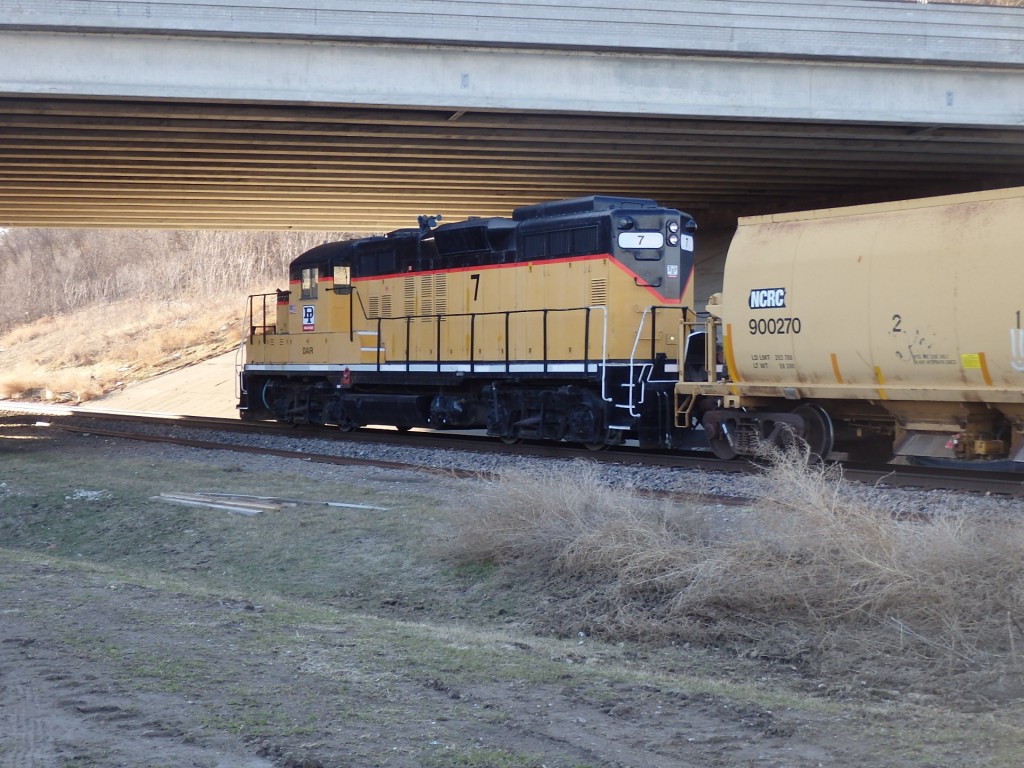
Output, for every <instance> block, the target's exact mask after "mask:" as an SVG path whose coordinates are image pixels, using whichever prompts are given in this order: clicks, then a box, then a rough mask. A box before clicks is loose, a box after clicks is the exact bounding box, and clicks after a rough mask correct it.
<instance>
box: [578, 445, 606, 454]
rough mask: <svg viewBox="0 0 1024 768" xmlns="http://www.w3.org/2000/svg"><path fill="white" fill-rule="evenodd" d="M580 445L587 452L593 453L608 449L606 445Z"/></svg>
mask: <svg viewBox="0 0 1024 768" xmlns="http://www.w3.org/2000/svg"><path fill="white" fill-rule="evenodd" d="M581 445H582V446H583V447H584V448H586V449H587V450H588V451H593V452H594V453H597V452H598V451H603V450H605V449H606V448H608V443H581Z"/></svg>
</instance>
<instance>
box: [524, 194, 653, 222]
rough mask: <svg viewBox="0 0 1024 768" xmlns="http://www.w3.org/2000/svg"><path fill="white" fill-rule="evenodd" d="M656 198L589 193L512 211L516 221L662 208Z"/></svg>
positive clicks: (525, 206)
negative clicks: (628, 209) (584, 195)
mask: <svg viewBox="0 0 1024 768" xmlns="http://www.w3.org/2000/svg"><path fill="white" fill-rule="evenodd" d="M660 207H661V206H660V205H658V204H657V203H656V202H655V201H654V200H647V199H645V198H642V197H614V196H610V195H589V196H587V197H574V198H572V199H570V200H549V201H548V202H546V203H535V204H533V205H524V206H521V207H519V208H516V209H515V210H513V211H512V218H513V219H514V220H515V221H529V220H530V219H539V218H542V217H544V216H568V215H570V214H574V213H592V212H594V211H612V210H615V209H617V208H660Z"/></svg>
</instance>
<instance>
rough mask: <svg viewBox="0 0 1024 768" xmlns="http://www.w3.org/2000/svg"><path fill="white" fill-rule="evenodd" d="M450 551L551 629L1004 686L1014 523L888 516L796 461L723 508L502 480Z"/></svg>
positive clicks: (596, 488)
mask: <svg viewBox="0 0 1024 768" xmlns="http://www.w3.org/2000/svg"><path fill="white" fill-rule="evenodd" d="M455 546H456V551H457V553H458V555H459V556H460V557H462V558H465V559H469V560H476V561H489V562H493V563H496V564H498V565H499V566H502V567H504V568H508V569H514V570H515V573H516V578H517V579H520V580H526V581H529V582H530V583H531V584H533V585H535V586H536V587H537V588H538V589H543V590H546V591H547V592H548V593H549V594H550V595H554V596H556V597H557V599H554V600H549V601H547V602H546V603H544V605H546V606H547V607H546V608H544V609H543V610H544V611H545V615H543V616H538V617H536V622H537V623H538V625H539V626H542V627H545V628H550V629H554V630H555V631H558V632H559V633H561V634H565V635H572V634H576V633H577V632H585V633H588V634H597V635H600V636H603V637H605V638H607V639H610V640H623V639H631V640H641V641H647V642H689V643H693V644H700V645H703V646H714V647H718V648H730V649H734V650H736V651H737V652H741V653H745V654H748V655H757V656H763V657H767V658H773V659H778V660H785V661H788V662H790V663H796V662H797V661H801V662H810V663H812V664H813V666H814V668H816V669H819V670H821V669H832V670H834V671H842V670H846V671H852V670H855V669H858V667H861V666H862V665H863V664H864V660H865V659H870V665H871V666H872V669H875V670H877V671H878V673H879V674H880V675H881V674H882V672H883V671H887V672H888V673H892V672H893V671H894V670H900V675H898V677H900V679H906V680H908V682H909V680H910V678H911V677H912V676H923V677H927V676H929V675H935V674H939V673H941V674H943V675H946V674H949V673H952V672H958V673H964V672H971V673H979V674H981V675H983V676H984V675H989V676H991V675H994V674H1003V675H1005V674H1007V673H1010V674H1015V673H1016V670H1017V669H1018V668H1019V659H1018V658H1017V647H1018V646H1019V645H1021V644H1022V643H1024V571H1022V570H1021V568H1020V563H1021V562H1022V561H1024V523H1021V522H1019V521H1017V520H1013V519H1009V518H1007V517H998V518H997V517H989V518H975V517H972V516H970V515H969V514H968V511H960V512H954V513H949V512H945V513H943V514H941V515H936V516H933V517H930V516H926V517H918V518H915V520H913V521H907V520H900V519H897V517H895V516H894V515H893V514H892V513H891V512H890V511H889V510H888V509H886V508H884V507H882V506H880V505H878V504H875V503H871V502H868V501H865V500H864V499H863V498H862V495H861V494H858V492H857V491H856V489H855V488H853V487H852V486H851V485H850V484H848V483H846V482H845V481H844V480H843V477H842V470H841V469H840V468H838V467H835V466H829V465H823V464H815V463H813V462H811V461H809V460H808V455H807V453H806V452H805V451H800V450H799V449H792V450H787V451H779V452H776V453H774V454H772V455H770V456H769V457H768V463H767V466H766V469H765V471H764V485H763V491H762V495H761V496H760V498H758V499H757V501H756V502H755V503H754V504H753V505H751V506H750V507H749V508H745V509H742V510H739V511H737V510H735V509H730V510H728V511H725V512H723V511H722V510H721V509H715V508H711V507H706V506H701V505H700V504H699V503H698V502H685V503H682V502H668V501H664V500H656V501H655V500H652V499H650V498H648V497H646V496H645V495H644V494H643V493H641V492H639V491H638V490H637V489H635V488H622V487H612V486H610V485H608V484H607V483H605V482H602V481H601V479H600V477H599V474H598V470H597V468H596V467H595V465H593V464H590V463H586V462H579V463H575V464H571V465H559V466H552V467H549V468H546V469H543V470H541V471H538V472H523V473H515V474H510V475H507V476H505V477H503V478H502V479H500V480H499V481H496V482H495V483H493V484H491V485H490V486H489V487H488V490H487V491H485V492H484V493H483V494H482V496H481V497H480V499H479V501H478V504H477V505H475V509H474V510H473V513H472V514H471V515H467V516H466V519H465V520H464V521H463V524H462V528H461V530H460V532H459V534H458V536H457V541H456V544H455ZM862 673H863V670H861V671H860V672H858V674H862ZM887 679H890V680H892V679H893V677H892V676H891V674H890V676H889V677H888V678H887Z"/></svg>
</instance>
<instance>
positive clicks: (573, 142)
mask: <svg viewBox="0 0 1024 768" xmlns="http://www.w3.org/2000/svg"><path fill="white" fill-rule="evenodd" d="M1022 138H1024V128H1022V129H1012V128H1001V129H987V128H969V127H960V128H944V127H940V126H920V125H904V126H901V125H866V124H836V123H812V122H782V121H757V120H742V121H741V120H713V119H682V118H664V117H614V116H597V115H580V114H552V113H529V112H499V111H492V112H485V111H465V112H461V111H455V112H453V111H449V110H425V109H403V108H395V107H388V108H372V107H340V106H332V107H317V106H309V105H302V106H295V105H287V104H279V105H270V104H265V105H253V104H233V103H185V102H180V101H179V102H175V101H148V100H146V101H144V100H135V101H133V100H104V99H79V98H43V97H40V98H31V97H14V98H2V99H0V226H83V227H140V228H174V229H194V228H258V229H315V230H322V229H333V230H343V231H352V232H371V231H381V230H387V229H392V228H397V227H402V226H409V225H411V224H412V223H413V222H414V221H415V217H416V216H417V215H418V214H421V213H438V212H441V213H443V214H444V215H445V217H446V219H449V220H457V219H460V218H464V217H467V216H490V215H508V214H509V212H510V211H511V209H512V208H514V207H515V206H517V205H522V204H526V203H532V202H536V201H538V200H543V199H553V198H561V197H573V196H577V195H585V194H593V193H613V194H623V195H635V196H643V197H653V198H655V199H657V200H658V201H660V202H661V203H663V204H666V205H670V206H673V207H678V208H681V209H684V210H688V211H689V212H690V213H692V214H693V215H695V216H697V217H698V219H699V220H702V221H704V222H706V223H713V222H720V223H723V224H725V223H728V222H731V221H733V220H734V219H735V217H736V216H737V215H746V214H753V213H767V212H775V211H782V210H794V209H801V208H809V207H822V206H830V205H837V204H848V203H857V202H869V201H875V200H885V199H894V198H896V197H904V196H907V197H910V196H917V195H922V194H933V193H945V192H961V191H971V190H975V189H984V188H991V187H999V186H1015V185H1019V184H1022V183H1024V141H1022Z"/></svg>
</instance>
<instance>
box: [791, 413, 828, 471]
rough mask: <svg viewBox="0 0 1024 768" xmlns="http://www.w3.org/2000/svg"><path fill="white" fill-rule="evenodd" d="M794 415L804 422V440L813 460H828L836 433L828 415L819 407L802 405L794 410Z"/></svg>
mask: <svg viewBox="0 0 1024 768" xmlns="http://www.w3.org/2000/svg"><path fill="white" fill-rule="evenodd" d="M793 413H794V414H795V415H797V416H799V417H800V418H802V419H803V421H804V434H803V439H804V440H805V441H806V442H807V447H808V448H809V449H810V451H811V457H812V459H813V460H814V461H824V460H825V459H827V458H828V455H829V454H830V453H832V447H833V445H834V444H835V431H834V430H833V428H832V419H831V418H830V417H829V415H828V413H826V412H825V409H823V408H821V407H820V406H817V405H801V406H799V407H797V408H794V409H793Z"/></svg>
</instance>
